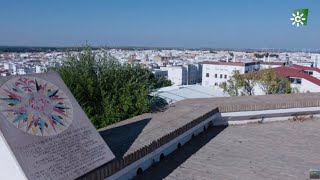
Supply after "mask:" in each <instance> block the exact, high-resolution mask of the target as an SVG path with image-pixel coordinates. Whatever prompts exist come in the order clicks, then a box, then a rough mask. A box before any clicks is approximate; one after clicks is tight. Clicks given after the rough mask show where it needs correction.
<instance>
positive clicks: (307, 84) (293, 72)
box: [254, 65, 320, 95]
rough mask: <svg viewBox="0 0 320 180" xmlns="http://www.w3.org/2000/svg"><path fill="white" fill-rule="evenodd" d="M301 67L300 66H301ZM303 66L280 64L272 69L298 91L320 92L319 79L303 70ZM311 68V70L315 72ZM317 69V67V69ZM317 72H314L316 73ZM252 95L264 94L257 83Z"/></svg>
mask: <svg viewBox="0 0 320 180" xmlns="http://www.w3.org/2000/svg"><path fill="white" fill-rule="evenodd" d="M301 67H302V68H301ZM303 68H307V67H304V66H299V65H293V66H292V67H290V66H281V67H277V68H274V69H273V70H274V71H275V72H276V73H277V74H278V75H280V76H282V77H285V78H287V79H288V80H289V81H290V82H291V88H296V89H298V91H299V92H300V93H306V92H320V79H318V78H316V77H314V76H313V75H311V74H309V72H308V71H305V70H304V69H303ZM315 69H317V68H313V70H314V71H313V72H316V71H315ZM317 71H319V69H318V70H317ZM318 73H319V72H317V73H315V74H318ZM254 95H265V92H263V90H262V88H261V85H259V84H257V85H256V86H255V88H254Z"/></svg>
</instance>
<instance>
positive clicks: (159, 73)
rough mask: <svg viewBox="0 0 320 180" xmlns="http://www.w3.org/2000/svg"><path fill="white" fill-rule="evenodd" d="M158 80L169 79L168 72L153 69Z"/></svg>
mask: <svg viewBox="0 0 320 180" xmlns="http://www.w3.org/2000/svg"><path fill="white" fill-rule="evenodd" d="M151 72H152V73H153V74H154V76H155V77H156V78H161V77H166V78H168V70H164V69H153V70H152V71H151Z"/></svg>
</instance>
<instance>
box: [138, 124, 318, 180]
mask: <svg viewBox="0 0 320 180" xmlns="http://www.w3.org/2000/svg"><path fill="white" fill-rule="evenodd" d="M319 129H320V120H308V121H304V122H290V121H286V122H274V123H267V124H248V125H242V126H229V127H214V128H211V129H209V130H208V131H207V132H206V133H203V134H201V135H199V136H197V137H195V139H194V140H192V141H190V142H189V143H187V144H186V145H184V146H182V148H181V149H180V150H178V151H176V152H174V153H173V154H171V155H170V156H168V157H166V158H165V160H164V161H161V162H160V163H158V164H156V165H154V166H153V167H151V168H150V169H149V170H147V171H146V172H144V173H143V174H142V175H141V176H139V177H137V178H136V179H168V180H171V179H194V180H198V179H200V180H201V179H207V180H214V179H217V180H229V179H230V180H233V179H241V180H242V179H243V180H249V179H250V180H251V179H252V180H259V179H270V180H276V179H279V180H287V179H288V180H289V179H290V180H296V179H297V180H303V179H309V176H308V175H309V169H310V168H320V155H319V154H320V133H319Z"/></svg>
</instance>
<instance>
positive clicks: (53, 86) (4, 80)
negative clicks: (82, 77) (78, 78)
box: [0, 72, 115, 180]
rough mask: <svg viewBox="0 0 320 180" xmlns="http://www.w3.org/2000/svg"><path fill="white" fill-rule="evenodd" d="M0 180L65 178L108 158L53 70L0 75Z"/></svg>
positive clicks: (105, 161) (92, 129) (106, 148)
mask: <svg viewBox="0 0 320 180" xmlns="http://www.w3.org/2000/svg"><path fill="white" fill-rule="evenodd" d="M0 158H1V160H0V168H1V173H0V179H10V180H11V179H29V180H45V179H48V180H69V179H75V178H78V177H80V176H82V175H84V174H86V173H88V172H89V171H91V170H93V169H95V168H97V167H99V166H101V165H103V164H105V163H107V162H109V161H110V160H112V159H114V158H115V157H114V155H113V153H112V152H111V150H110V149H109V147H108V146H107V144H106V143H105V142H104V140H103V139H102V137H101V136H100V135H99V133H98V132H97V130H96V129H95V128H94V126H93V125H92V124H91V122H90V120H89V119H88V117H87V116H86V114H85V113H84V112H83V110H82V109H81V107H80V105H79V104H78V103H77V101H76V100H75V98H74V97H73V95H72V94H71V92H70V91H69V90H68V88H67V87H66V85H65V84H64V82H63V81H62V79H61V78H60V76H59V75H58V74H57V73H54V72H50V73H46V74H32V75H25V76H8V77H1V78H0Z"/></svg>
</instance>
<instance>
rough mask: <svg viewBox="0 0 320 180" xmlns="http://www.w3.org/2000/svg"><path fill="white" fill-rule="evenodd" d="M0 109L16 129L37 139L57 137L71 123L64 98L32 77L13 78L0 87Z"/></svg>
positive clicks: (60, 93) (70, 112)
mask: <svg viewBox="0 0 320 180" xmlns="http://www.w3.org/2000/svg"><path fill="white" fill-rule="evenodd" d="M0 110H1V113H2V115H3V116H4V117H5V118H6V119H7V120H8V121H9V122H10V123H11V124H12V125H14V126H15V127H16V128H18V129H20V130H22V131H23V132H26V133H29V134H32V135H37V136H51V135H57V134H59V133H61V132H63V131H64V130H66V129H67V128H68V127H69V126H70V124H71V123H72V118H73V109H72V104H71V102H70V100H69V99H68V97H67V96H66V95H65V94H64V93H63V92H62V91H61V89H59V88H58V87H57V86H55V85H54V84H52V83H50V82H48V81H45V80H43V79H40V78H35V77H28V76H23V77H16V78H13V79H10V80H8V81H7V82H6V83H5V84H3V85H2V86H1V87H0Z"/></svg>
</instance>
